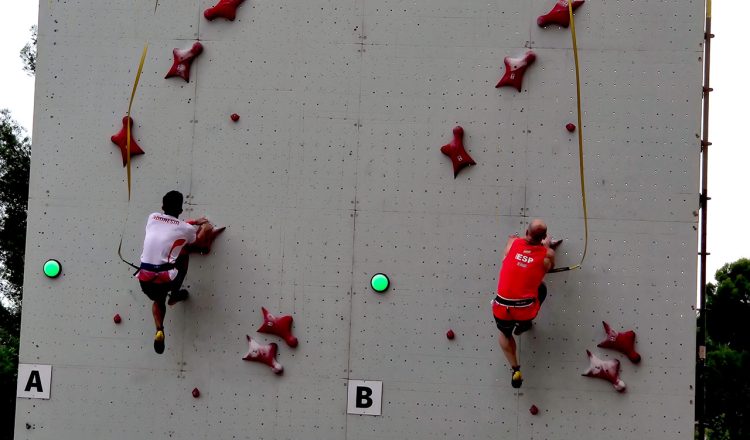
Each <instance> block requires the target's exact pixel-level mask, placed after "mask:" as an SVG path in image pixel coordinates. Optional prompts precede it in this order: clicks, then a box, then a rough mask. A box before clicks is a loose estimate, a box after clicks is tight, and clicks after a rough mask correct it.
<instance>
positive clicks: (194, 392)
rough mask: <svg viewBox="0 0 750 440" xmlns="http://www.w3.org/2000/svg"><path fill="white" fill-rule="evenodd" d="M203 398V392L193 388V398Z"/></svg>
mask: <svg viewBox="0 0 750 440" xmlns="http://www.w3.org/2000/svg"><path fill="white" fill-rule="evenodd" d="M200 396H201V391H200V390H199V389H198V388H193V397H195V398H196V399H197V398H199V397H200Z"/></svg>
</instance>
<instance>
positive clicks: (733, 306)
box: [705, 258, 750, 440]
mask: <svg viewBox="0 0 750 440" xmlns="http://www.w3.org/2000/svg"><path fill="white" fill-rule="evenodd" d="M715 278H716V284H710V283H709V284H708V286H707V288H706V307H707V309H708V310H707V314H706V321H707V323H706V330H707V333H708V337H707V341H706V348H707V357H706V376H705V377H706V415H705V416H706V423H707V426H708V428H709V431H708V438H709V439H711V440H737V439H746V438H750V399H748V395H750V376H749V374H750V332H748V330H747V328H745V326H744V325H743V323H744V322H746V321H748V320H750V260H748V259H746V258H742V259H739V260H737V261H735V262H734V263H730V264H725V265H724V266H723V267H722V268H721V269H719V270H718V271H716V276H715Z"/></svg>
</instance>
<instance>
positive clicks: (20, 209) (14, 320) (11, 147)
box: [0, 110, 31, 438]
mask: <svg viewBox="0 0 750 440" xmlns="http://www.w3.org/2000/svg"><path fill="white" fill-rule="evenodd" d="M30 153H31V146H30V144H29V138H28V137H26V136H25V135H24V132H23V129H22V128H21V127H20V126H19V125H18V124H17V123H16V122H15V121H14V120H13V119H12V118H11V116H10V112H8V110H0V297H1V298H2V303H0V408H3V412H4V413H6V414H15V406H16V375H17V370H18V339H19V333H20V322H21V298H22V296H23V266H24V252H25V243H26V208H27V206H28V193H29V162H30ZM6 411H7V412H6ZM10 419H11V420H12V417H10ZM13 426H14V425H13V423H7V424H3V426H0V437H2V438H13Z"/></svg>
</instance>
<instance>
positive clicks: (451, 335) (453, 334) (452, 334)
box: [445, 330, 456, 340]
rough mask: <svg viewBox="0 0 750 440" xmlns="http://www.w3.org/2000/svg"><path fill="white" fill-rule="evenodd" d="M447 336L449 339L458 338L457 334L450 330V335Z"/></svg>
mask: <svg viewBox="0 0 750 440" xmlns="http://www.w3.org/2000/svg"><path fill="white" fill-rule="evenodd" d="M445 336H447V337H448V339H451V340H453V339H454V338H455V337H456V334H455V333H453V330H448V333H446V334H445Z"/></svg>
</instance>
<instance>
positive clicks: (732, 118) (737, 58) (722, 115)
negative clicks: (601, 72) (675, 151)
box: [0, 0, 750, 280]
mask: <svg viewBox="0 0 750 440" xmlns="http://www.w3.org/2000/svg"><path fill="white" fill-rule="evenodd" d="M5 3H6V4H5V5H4V8H3V13H2V14H0V60H2V63H0V66H2V67H0V108H7V109H9V110H10V111H11V114H12V115H13V118H14V119H15V120H16V121H18V122H19V123H20V125H22V126H23V127H25V128H26V129H27V130H28V132H29V135H30V133H31V129H32V123H33V111H34V78H33V77H30V76H28V75H27V74H26V73H25V72H24V71H23V70H22V66H23V64H22V62H21V59H20V57H19V55H18V53H19V51H20V50H21V48H22V47H23V46H24V45H25V44H26V43H27V42H28V41H29V37H30V32H29V28H30V27H31V26H32V25H33V24H36V22H37V14H38V7H39V3H38V1H37V0H23V1H17V2H10V1H9V0H8V1H6V2H5ZM748 16H750V2H747V1H740V0H714V2H713V17H712V20H713V23H712V26H713V33H714V34H715V35H716V38H714V40H713V42H712V53H711V86H712V87H713V88H714V90H715V91H714V92H713V93H712V94H711V101H710V102H711V111H710V117H711V119H710V122H709V128H710V139H709V140H710V141H711V142H712V143H713V145H712V146H711V147H710V148H709V161H708V164H709V172H708V195H709V196H710V197H711V201H710V202H709V205H708V252H710V253H711V255H710V256H709V258H708V279H709V280H712V279H713V274H714V272H716V270H717V269H718V268H720V267H721V266H722V265H723V264H725V263H728V262H732V261H735V260H737V259H738V258H741V257H750V252H749V251H748V249H749V248H750V233H745V231H744V229H742V228H740V229H737V228H739V226H742V225H744V224H746V223H747V222H748V218H750V203H748V200H750V197H748V195H747V194H746V193H745V195H744V196H743V195H742V194H743V193H742V192H741V191H742V187H743V186H745V185H747V184H742V183H739V184H738V183H737V182H742V181H746V179H744V178H743V177H742V176H743V175H744V176H746V177H747V174H748V173H750V142H748V138H747V137H746V136H745V134H746V132H745V130H744V128H745V127H744V125H745V124H748V123H750V121H748V120H747V119H748V116H747V115H748V114H750V113H744V112H745V111H747V106H748V103H750V87H748V81H747V79H746V78H745V77H746V76H747V74H746V72H747V71H748V67H750V61H748V60H747V57H746V56H745V49H746V48H747V43H748V38H747V33H746V31H745V30H744V24H745V23H744V18H745V17H748ZM584 105H585V104H584ZM32 154H33V153H32ZM695 154H698V146H697V145H696V152H695ZM696 180H697V176H696ZM738 185H739V186H740V187H739V188H737V186H738ZM699 192H700V188H698V187H696V188H695V193H696V196H695V197H696V201H697V199H698V193H699ZM696 203H697V202H696ZM743 227H744V226H743ZM732 228H735V229H732ZM697 253H698V249H696V261H697Z"/></svg>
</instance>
